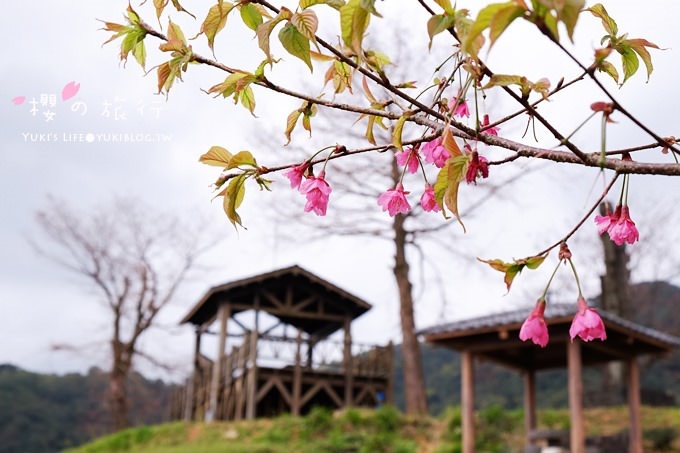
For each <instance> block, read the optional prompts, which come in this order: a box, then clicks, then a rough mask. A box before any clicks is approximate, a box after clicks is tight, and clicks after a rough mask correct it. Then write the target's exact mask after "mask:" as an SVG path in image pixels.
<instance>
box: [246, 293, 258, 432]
mask: <svg viewBox="0 0 680 453" xmlns="http://www.w3.org/2000/svg"><path fill="white" fill-rule="evenodd" d="M255 304H256V306H257V305H259V304H258V303H257V302H255ZM259 319H260V310H259V309H256V310H255V327H254V328H253V331H252V332H251V334H250V359H249V362H250V368H249V369H248V381H247V382H246V420H252V419H254V418H255V417H256V416H257V414H256V412H257V340H258V337H259V332H258V329H259V324H260V322H259Z"/></svg>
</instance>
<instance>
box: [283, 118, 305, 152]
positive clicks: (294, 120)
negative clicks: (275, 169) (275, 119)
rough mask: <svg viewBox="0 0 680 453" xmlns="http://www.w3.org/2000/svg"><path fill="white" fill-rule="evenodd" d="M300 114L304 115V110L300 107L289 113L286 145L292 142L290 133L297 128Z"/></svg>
mask: <svg viewBox="0 0 680 453" xmlns="http://www.w3.org/2000/svg"><path fill="white" fill-rule="evenodd" d="M300 115H302V112H301V111H300V110H299V109H298V110H295V111H293V112H291V113H290V115H288V118H286V131H285V134H286V138H287V139H288V141H287V142H286V145H288V144H289V143H290V134H292V133H293V130H294V129H295V125H296V124H297V120H298V118H300Z"/></svg>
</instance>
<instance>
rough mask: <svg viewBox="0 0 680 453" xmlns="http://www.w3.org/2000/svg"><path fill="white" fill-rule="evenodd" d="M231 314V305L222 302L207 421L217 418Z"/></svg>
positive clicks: (206, 415) (219, 311)
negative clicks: (228, 323)
mask: <svg viewBox="0 0 680 453" xmlns="http://www.w3.org/2000/svg"><path fill="white" fill-rule="evenodd" d="M230 316H231V307H230V306H229V305H228V304H221V305H220V308H219V309H218V311H217V319H219V321H220V331H219V336H218V338H217V357H215V361H214V362H213V369H212V381H211V383H210V403H209V406H208V411H207V412H206V414H205V421H206V422H211V421H213V420H215V415H216V414H217V403H218V401H219V394H220V380H221V377H222V357H224V348H225V347H226V345H227V320H228V319H229V317H230Z"/></svg>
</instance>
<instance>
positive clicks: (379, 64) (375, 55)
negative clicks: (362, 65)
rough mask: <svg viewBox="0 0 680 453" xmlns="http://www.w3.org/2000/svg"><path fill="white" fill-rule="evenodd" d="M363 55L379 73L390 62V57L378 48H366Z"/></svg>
mask: <svg viewBox="0 0 680 453" xmlns="http://www.w3.org/2000/svg"><path fill="white" fill-rule="evenodd" d="M364 55H365V57H366V63H368V65H369V66H370V67H371V68H373V69H375V70H376V71H377V72H379V73H382V72H383V71H384V68H385V66H387V65H388V64H391V63H392V61H391V60H390V57H388V56H387V55H386V54H384V53H382V52H380V51H378V50H367V51H366V52H364Z"/></svg>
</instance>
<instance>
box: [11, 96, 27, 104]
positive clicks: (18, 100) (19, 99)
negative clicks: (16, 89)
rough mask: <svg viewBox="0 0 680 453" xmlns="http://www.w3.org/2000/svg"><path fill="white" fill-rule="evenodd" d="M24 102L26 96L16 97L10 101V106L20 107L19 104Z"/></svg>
mask: <svg viewBox="0 0 680 453" xmlns="http://www.w3.org/2000/svg"><path fill="white" fill-rule="evenodd" d="M25 100H26V96H17V97H15V98H13V99H12V104H14V105H21V104H23V103H24V101H25Z"/></svg>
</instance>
